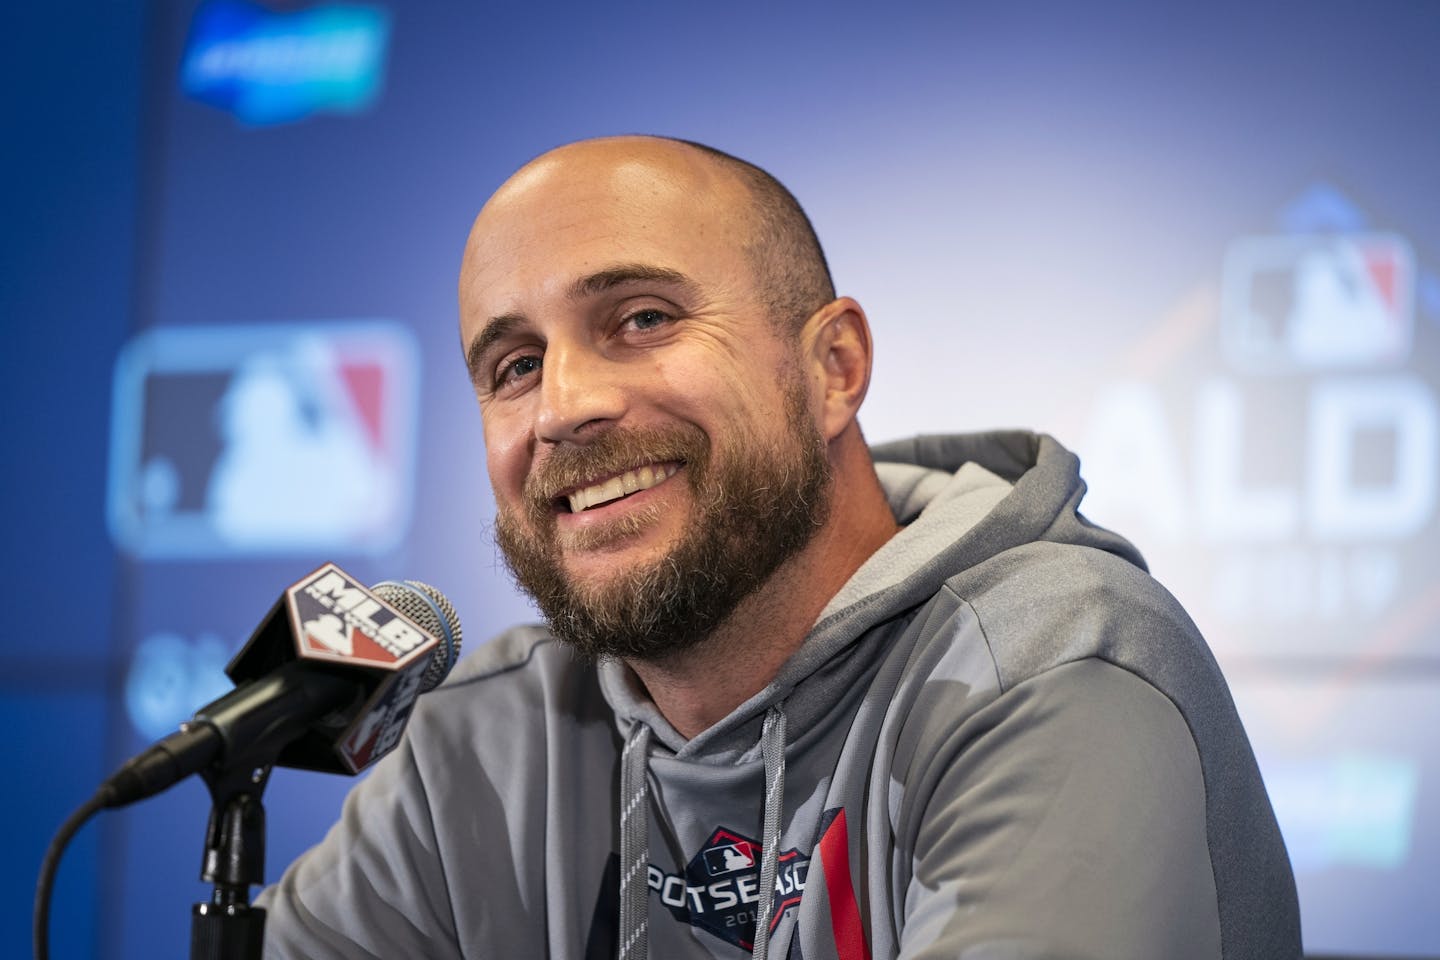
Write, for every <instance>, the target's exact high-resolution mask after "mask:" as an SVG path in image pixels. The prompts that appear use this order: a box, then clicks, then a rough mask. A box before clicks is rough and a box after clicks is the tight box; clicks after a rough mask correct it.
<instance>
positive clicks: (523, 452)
mask: <svg viewBox="0 0 1440 960" xmlns="http://www.w3.org/2000/svg"><path fill="white" fill-rule="evenodd" d="M485 467H486V469H487V470H488V471H489V473H490V485H491V486H492V487H493V488H494V489H495V494H496V496H497V497H503V498H506V499H513V498H515V497H518V496H519V495H520V491H521V489H523V487H524V486H525V475H526V473H527V472H528V471H529V467H530V447H529V444H528V443H527V442H526V434H525V432H524V431H522V430H518V429H515V428H514V427H513V425H511V426H508V427H507V425H506V424H505V422H504V420H503V419H502V418H490V417H487V418H485Z"/></svg>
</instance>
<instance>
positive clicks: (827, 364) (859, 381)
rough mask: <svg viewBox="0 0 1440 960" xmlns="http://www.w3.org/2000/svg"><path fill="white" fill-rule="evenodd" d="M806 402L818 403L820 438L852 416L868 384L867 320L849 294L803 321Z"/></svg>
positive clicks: (847, 422) (828, 436)
mask: <svg viewBox="0 0 1440 960" xmlns="http://www.w3.org/2000/svg"><path fill="white" fill-rule="evenodd" d="M802 343H804V344H805V345H806V353H807V359H808V360H809V367H810V371H811V384H812V388H813V389H812V394H811V397H812V402H813V403H818V404H819V409H818V411H817V413H818V416H819V427H820V431H821V433H822V434H823V435H824V437H825V439H826V441H830V440H833V439H835V438H836V437H838V436H839V435H840V434H841V433H842V432H843V431H844V430H845V428H846V427H848V426H849V425H850V424H851V423H852V422H854V420H855V415H856V413H858V412H859V410H860V404H861V403H863V402H864V400H865V392H866V391H867V390H868V389H869V388H870V367H871V362H872V359H873V345H872V343H871V339H870V321H869V320H867V319H866V318H865V311H864V309H863V308H862V307H861V306H860V304H859V303H857V302H856V301H854V300H853V299H851V298H850V297H840V298H839V299H836V300H832V301H830V302H829V303H827V304H826V305H825V306H823V307H821V308H820V309H819V310H817V311H815V313H813V314H812V315H811V316H810V319H809V320H807V321H806V322H805V328H804V332H803V334H802Z"/></svg>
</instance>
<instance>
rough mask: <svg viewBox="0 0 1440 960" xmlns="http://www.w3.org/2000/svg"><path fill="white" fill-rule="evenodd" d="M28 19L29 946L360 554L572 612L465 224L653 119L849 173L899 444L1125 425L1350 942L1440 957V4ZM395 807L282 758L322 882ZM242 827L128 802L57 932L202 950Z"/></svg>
mask: <svg viewBox="0 0 1440 960" xmlns="http://www.w3.org/2000/svg"><path fill="white" fill-rule="evenodd" d="M4 18H5V19H4V24H3V29H0V43H3V51H0V52H3V56H0V71H3V73H0V77H3V80H4V86H3V90H4V93H3V94H0V105H3V109H4V111H5V112H4V120H5V123H4V129H6V130H7V131H10V135H9V136H8V137H7V148H6V150H5V152H4V154H3V160H0V163H3V164H4V171H5V174H6V175H5V191H4V195H5V198H6V208H5V213H6V216H5V219H4V225H3V228H0V244H3V251H4V257H3V261H0V264H3V265H0V270H3V275H0V278H3V283H0V317H3V322H4V325H5V326H4V331H5V334H6V342H7V344H8V345H9V347H10V349H9V350H8V351H7V352H6V354H5V358H4V360H3V363H4V376H3V377H0V391H3V393H0V397H3V401H4V407H3V409H4V410H5V411H6V413H7V421H8V422H7V425H8V436H9V439H10V442H11V446H10V448H9V449H10V450H11V453H10V455H9V456H8V457H7V459H6V466H5V471H4V484H5V491H4V492H5V494H6V504H7V506H6V509H5V511H4V516H5V524H6V526H5V531H6V532H5V535H6V546H7V550H6V551H5V554H4V561H3V562H4V563H5V565H6V566H5V573H6V578H5V582H6V583H8V584H10V585H11V586H12V588H13V596H12V614H11V620H12V622H11V623H10V625H9V628H8V629H7V630H5V631H4V634H3V638H0V714H3V717H4V719H5V721H6V723H7V728H8V729H11V730H14V731H16V732H17V733H18V734H19V743H20V748H19V751H18V752H19V755H20V760H19V763H18V764H17V765H12V767H11V769H12V774H11V776H12V786H11V788H10V789H9V790H6V791H4V792H3V799H0V804H3V809H4V811H5V813H6V815H7V818H8V820H9V821H10V822H11V823H12V824H13V825H14V827H15V833H14V836H15V840H14V842H13V843H12V844H11V850H10V852H9V853H8V854H7V856H6V858H5V869H4V872H3V883H4V887H3V890H4V893H5V897H4V903H5V907H4V908H3V913H0V952H3V953H5V954H6V955H20V954H21V953H23V952H24V950H25V947H24V944H25V943H26V940H27V938H28V929H29V899H30V895H31V891H32V889H33V883H34V877H35V872H36V869H37V867H38V863H39V859H40V855H41V852H42V850H43V848H44V844H45V842H46V840H47V839H48V837H49V835H50V834H51V832H52V831H53V830H54V829H55V827H56V826H57V825H58V823H59V822H60V820H61V819H62V818H63V817H64V815H65V814H66V813H68V812H69V810H71V809H73V808H74V807H75V806H77V805H78V804H79V803H80V802H81V801H82V800H83V799H84V798H85V797H86V796H88V794H89V793H90V791H91V790H92V789H93V787H94V786H95V784H97V783H98V781H99V780H100V778H101V777H102V775H103V773H104V772H105V771H106V770H107V769H108V768H109V767H111V766H113V765H114V764H115V763H117V762H119V760H121V759H123V757H125V756H127V755H128V754H130V753H132V752H134V751H135V750H137V749H138V748H139V747H140V746H142V745H143V744H144V743H145V742H147V741H148V740H150V739H152V738H153V737H155V736H157V735H159V734H160V733H162V732H164V731H165V730H168V729H172V728H173V726H174V724H175V723H176V722H178V720H180V719H183V718H184V717H185V716H188V714H189V712H190V711H191V710H193V709H194V707H195V706H197V705H198V704H200V703H203V702H205V701H206V700H208V699H210V698H212V697H213V696H215V695H216V694H217V693H219V692H220V691H222V690H223V689H224V688H225V681H224V679H223V676H222V675H221V673H220V667H221V666H223V663H224V662H225V660H226V659H227V658H228V657H229V656H230V654H231V653H233V652H234V650H235V649H236V648H237V647H238V646H239V644H240V643H241V642H242V641H243V640H244V638H245V637H246V636H247V635H248V633H249V630H250V629H251V628H252V627H253V626H254V625H255V624H256V622H258V620H259V619H260V617H261V616H262V615H263V613H264V612H265V611H266V610H267V609H268V607H269V605H270V603H272V602H273V601H274V599H275V598H276V597H277V596H278V595H279V593H280V591H281V590H282V589H283V588H284V587H285V586H286V585H288V584H289V583H291V582H293V581H294V580H296V579H298V578H299V577H300V576H301V575H303V574H304V573H306V572H307V571H309V570H310V569H312V568H314V567H315V566H317V565H319V563H321V562H323V561H325V560H335V561H337V562H338V563H340V564H341V565H342V566H344V567H345V568H346V569H347V570H348V571H349V572H351V573H352V574H355V575H356V576H357V577H358V578H360V579H361V580H365V581H372V582H373V581H375V580H380V579H384V578H386V577H394V576H403V577H413V578H418V579H423V580H427V581H430V582H433V583H435V584H436V585H437V586H439V587H440V588H441V589H442V590H444V591H445V592H446V593H447V594H448V595H449V596H450V597H451V598H452V599H453V600H454V601H455V603H456V606H457V607H458V608H459V610H460V613H461V616H462V619H463V620H464V622H465V624H466V626H467V629H468V631H469V636H470V643H471V644H472V645H473V644H476V643H480V642H483V640H484V638H485V637H487V636H489V635H491V634H493V633H494V632H496V631H498V630H499V629H500V628H501V627H503V626H505V625H507V624H509V623H512V622H514V621H516V620H518V619H521V618H528V617H531V616H533V614H532V613H531V611H530V609H529V607H528V605H527V604H526V603H525V601H524V600H523V599H521V598H519V597H517V596H516V595H515V593H514V591H513V589H512V588H511V586H510V585H509V583H508V581H507V579H506V578H505V576H504V574H503V571H502V570H501V569H500V567H499V565H498V563H497V560H496V556H495V549H494V547H493V546H492V544H491V541H490V539H489V534H488V523H489V518H490V516H491V512H492V504H491V501H490V498H489V488H488V482H487V481H486V478H485V472H484V461H483V449H482V446H481V439H480V430H479V418H478V415H477V413H476V410H475V406H474V399H473V397H472V396H471V395H470V390H469V385H468V383H467V381H466V377H465V374H464V371H463V366H462V363H461V361H460V357H459V350H458V338H457V334H456V330H455V314H456V310H455V302H454V301H455V295H454V290H455V280H456V270H457V266H458V263H459V257H460V251H461V247H462V244H463V242H464V237H465V234H466V231H467V229H468V226H469V222H470V219H471V218H472V217H473V215H474V213H475V211H476V210H477V209H478V208H479V206H480V204H481V203H483V201H484V199H485V198H486V197H487V196H488V195H489V193H490V192H491V191H492V190H493V189H494V188H495V187H496V186H497V185H498V184H499V183H500V182H501V180H502V179H503V178H504V177H505V176H506V175H507V174H508V173H509V172H511V171H512V170H513V169H514V168H515V167H517V166H518V165H519V164H521V163H523V162H524V161H525V160H526V159H528V158H530V157H531V156H533V155H535V154H537V153H539V152H541V151H543V150H545V149H547V148H549V147H551V146H553V145H555V144H558V143H561V142H564V141H568V140H572V139H576V138H580V137H585V136H591V135H597V134H606V133H617V132H637V131H639V132H654V133H661V134H667V135H673V136H680V137H685V138H689V139H696V140H701V141H704V142H708V143H712V144H714V145H716V146H719V147H721V148H723V149H725V150H728V151H730V152H733V153H736V154H738V155H740V156H743V157H746V158H748V159H751V160H754V161H755V162H757V163H760V164H761V165H763V166H765V167H767V168H768V169H770V170H771V171H772V172H774V173H775V174H776V175H777V176H779V177H780V178H781V179H782V180H784V181H785V182H786V183H787V184H788V185H789V186H791V188H792V189H793V190H794V191H795V192H796V194H797V195H798V196H799V197H800V199H801V201H802V202H803V203H804V204H805V206H806V208H807V210H808V211H809V212H810V214H811V215H812V218H813V219H814V221H815V223H816V226H817V228H818V230H819V233H820V235H821V238H822V240H823V241H824V242H825V244H826V247H827V251H828V253H829V256H830V261H831V266H832V268H833V270H834V273H835V276H836V280H837V284H838V286H839V287H840V288H841V290H842V291H843V292H845V293H848V294H851V295H854V296H856V297H857V298H858V299H859V300H860V301H861V302H862V303H863V304H864V305H865V306H866V308H867V310H868V312H869V314H870V316H871V319H872V323H873V324H874V328H875V335H876V341H877V350H878V360H877V368H876V375H875V379H874V384H873V386H872V390H871V395H870V400H869V401H868V403H867V406H866V409H865V411H864V412H863V413H862V417H861V419H862V423H863V424H864V426H865V429H866V432H867V435H868V436H869V437H871V439H874V440H884V439H891V438H894V437H898V436H903V435H906V434H911V433H916V432H930V431H947V432H948V431H956V430H963V429H979V428H985V427H993V426H1009V425H1019V424H1023V425H1027V426H1032V427H1037V428H1040V429H1044V430H1047V431H1050V432H1053V433H1055V434H1057V435H1058V436H1059V437H1060V438H1061V439H1062V440H1063V441H1065V442H1067V443H1068V444H1070V445H1071V446H1073V447H1075V448H1076V449H1077V450H1078V451H1079V452H1080V454H1081V456H1082V459H1083V461H1084V474H1085V476H1086V478H1087V479H1088V480H1089V482H1090V484H1091V488H1092V491H1093V493H1092V495H1091V497H1090V498H1089V499H1088V500H1087V501H1086V508H1087V513H1088V514H1089V515H1091V516H1092V517H1093V518H1094V519H1096V520H1097V521H1100V522H1103V523H1109V524H1112V525H1114V526H1115V527H1116V528H1117V529H1120V530H1121V531H1122V532H1124V533H1126V534H1128V535H1130V536H1131V537H1132V538H1133V539H1135V540H1136V541H1137V543H1138V544H1139V545H1140V546H1141V548H1142V549H1143V550H1144V551H1145V552H1146V554H1147V556H1148V557H1149V559H1150V561H1151V565H1152V568H1153V570H1154V572H1155V573H1156V575H1157V576H1158V577H1159V578H1160V579H1161V580H1162V582H1165V583H1166V584H1167V585H1168V586H1169V587H1170V588H1171V589H1172V590H1173V591H1174V592H1175V593H1177V595H1178V596H1179V597H1180V598H1181V600H1182V601H1183V602H1185V603H1186V605H1187V606H1188V607H1189V608H1190V609H1191V611H1192V613H1193V614H1194V615H1195V617H1196V619H1197V621H1198V622H1199V623H1200V624H1201V626H1202V628H1203V629H1204V630H1205V631H1206V634H1207V636H1208V637H1209V639H1210V641H1211V643H1212V645H1213V646H1214V647H1215V649H1216V651H1217V654H1218V656H1219V657H1220V659H1221V663H1222V666H1223V667H1224V668H1225V670H1226V673H1227V675H1228V676H1229V678H1230V680H1231V684H1232V688H1233V690H1234V692H1235V695H1236V699H1237V701H1238V702H1239V704H1240V707H1241V710H1242V713H1243V714H1244V716H1245V718H1246V721H1247V725H1248V728H1249V730H1250V733H1251V737H1252V740H1253V742H1254V744H1255V747H1256V752H1257V754H1258V755H1259V758H1260V761H1261V765H1262V768H1263V770H1264V772H1265V775H1266V780H1267V783H1268V785H1269V787H1270V790H1271V795H1272V798H1273V800H1274V801H1275V804H1276V808H1277V812H1278V814H1279V816H1280V818H1281V822H1282V827H1283V828H1284V830H1285V832H1286V837H1287V841H1288V843H1289V846H1290V850H1291V855H1292V859H1293V860H1294V863H1295V866H1296V871H1297V878H1298V881H1299V884H1300V891H1301V899H1302V910H1303V914H1304V926H1305V937H1306V943H1307V948H1308V949H1310V950H1312V951H1335V952H1339V951H1350V952H1355V953H1366V954H1372V955H1394V956H1399V955H1422V954H1432V955H1440V918H1437V917H1440V915H1437V913H1436V912H1435V910H1434V903H1435V899H1436V892H1437V888H1436V885H1437V880H1436V878H1437V877H1440V815H1437V813H1436V810H1437V803H1436V796H1437V783H1440V747H1437V746H1436V742H1435V739H1434V737H1433V735H1432V734H1431V731H1433V730H1435V729H1437V728H1440V686H1437V682H1440V579H1437V576H1440V575H1437V569H1440V564H1437V563H1436V558H1437V556H1440V521H1437V512H1440V511H1437V505H1440V430H1437V422H1440V404H1437V401H1436V396H1437V390H1440V348H1437V338H1440V330H1437V327H1440V280H1437V279H1436V277H1437V271H1440V180H1437V175H1436V171H1437V170H1440V126H1437V124H1436V97H1435V91H1436V90H1440V59H1437V58H1436V56H1435V48H1436V45H1437V42H1440V9H1437V8H1436V7H1435V5H1434V4H1432V3H1425V2H1413V3H1399V2H1397V3H1387V4H1383V5H1382V4H1358V3H1333V2H1319V3H1307V4H1303V5H1302V4H1287V5H1274V6H1272V5H1267V4H1256V3H1246V4H1233V5H1227V4H1216V3H1211V4H1206V5H1203V6H1192V7H1187V8H1178V9H1170V8H1157V7H1154V6H1142V5H1132V4H1125V3H1103V4H1087V5H1083V6H1080V5H1074V4H1064V3H1041V4H1030V5H1025V6H1023V7H1018V6H1017V5H1013V4H989V3H976V4H933V5H926V4H910V3H901V4H894V5H889V6H885V7H881V6H879V5H869V6H866V5H853V6H839V5H835V4H827V5H818V4H802V3H792V4H751V3H743V2H742V3H735V4H728V5H721V6H714V5H712V6H695V5H673V4H672V5H657V4H643V3H635V4H628V3H627V4H621V5H618V6H617V5H603V6H601V5H593V4H573V5H558V4H557V5H549V6H544V5H534V4H515V3H496V4H486V5H477V4H467V5H460V4H446V3H440V2H434V3H407V4H404V5H401V4H398V3H395V4H368V5H348V4H347V5H328V6H319V5H315V4H284V5H281V4H275V5H272V6H268V7H264V6H258V5H254V4H249V3H241V2H210V3H204V4H197V3H193V2H181V3H165V4H157V5H154V6H153V8H150V9H144V8H139V7H132V6H129V5H125V4H111V3H89V4H79V5H65V7H64V9H50V8H48V7H42V6H38V5H18V6H16V7H15V8H14V9H9V10H7V12H6V13H5V15H4ZM321 469H325V470H327V471H329V472H327V473H325V474H324V475H322V474H321V473H320V472H319V471H320V470H321ZM337 478H344V479H343V480H342V479H337ZM321 491H323V492H324V494H325V495H324V497H321V496H320V495H319V494H320V492H321ZM319 504H323V507H322V506H320V505H319ZM348 786H349V783H348V781H344V780H341V779H338V778H332V777H324V776H320V775H313V774H299V773H291V772H286V771H282V772H280V773H277V775H276V777H275V779H274V781H273V782H272V786H271V788H270V790H269V792H268V794H267V808H268V809H269V811H270V816H271V829H270V861H271V866H270V870H269V874H270V876H271V877H274V876H277V875H278V873H279V871H280V869H282V867H283V865H284V863H286V862H288V860H289V859H290V858H292V857H293V856H294V855H295V854H296V853H298V852H299V851H300V850H302V849H304V847H305V846H307V845H308V844H310V843H313V842H314V841H315V840H316V839H318V837H319V836H320V834H321V833H322V832H323V830H324V829H325V827H326V826H328V824H329V823H330V822H331V821H332V820H333V818H334V816H335V814H336V811H337V809H338V805H339V802H340V799H341V798H342V796H343V794H344V791H345V790H346V789H347V787H348ZM207 811H208V800H207V798H206V796H205V794H204V791H203V789H201V788H200V787H199V786H198V785H196V784H186V785H183V786H182V787H180V788H177V789H176V790H173V791H171V792H170V793H168V794H166V795H164V796H162V797H160V798H157V799H155V800H152V801H147V802H146V803H145V804H143V805H140V806H138V807H136V808H134V809H133V810H131V811H127V812H125V813H123V814H106V815H104V816H102V817H101V819H100V820H99V821H98V823H97V824H95V825H93V826H91V827H89V828H87V830H86V831H85V832H84V833H82V834H81V836H80V838H79V839H78V841H77V843H76V845H75V846H74V847H73V848H72V849H71V850H70V852H69V854H68V855H67V857H66V860H65V862H64V868H63V870H62V873H61V881H60V886H59V889H58V891H57V899H56V921H55V934H54V940H55V950H54V955H55V956H57V957H61V956H73V957H81V956H87V957H88V956H103V957H113V958H119V957H142V956H143V957H151V956H157V955H166V956H175V955H180V954H181V953H182V952H183V951H184V949H185V946H184V945H185V943H186V938H187V936H188V912H189V904H190V903H191V902H192V901H194V900H197V899H202V898H204V897H205V896H206V895H207V892H208V891H207V888H206V887H205V886H204V885H202V884H200V883H199V881H198V871H199V854H200V844H201V839H202V835H203V830H204V826H205V817H206V813H207Z"/></svg>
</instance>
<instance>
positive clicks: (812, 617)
mask: <svg viewBox="0 0 1440 960" xmlns="http://www.w3.org/2000/svg"><path fill="white" fill-rule="evenodd" d="M862 450H863V448H862ZM862 455H863V458H864V460H863V471H859V476H858V479H852V480H850V481H849V482H845V481H846V476H845V472H846V471H847V470H848V471H849V472H850V475H851V476H852V477H853V476H854V475H855V472H856V471H857V468H858V467H859V466H861V465H860V464H854V463H845V464H842V465H839V466H837V470H836V474H835V476H836V483H835V492H834V495H833V499H832V503H831V512H830V517H831V519H830V520H829V521H828V522H827V523H826V524H825V526H824V527H823V528H822V529H821V530H820V531H819V532H818V533H817V534H816V535H815V538H814V539H813V540H811V541H810V543H809V544H807V545H806V547H805V548H804V549H803V550H801V551H800V553H798V554H796V555H795V556H794V557H792V558H791V559H790V560H788V561H786V563H785V564H783V565H782V566H781V568H780V569H779V570H777V571H776V572H775V574H774V575H773V576H772V577H771V578H770V579H769V580H767V581H766V582H765V584H764V585H763V586H761V587H760V588H759V589H758V590H756V591H755V592H754V593H752V594H751V595H750V596H748V597H746V598H745V599H744V600H743V601H741V603H740V604H739V605H738V606H737V607H736V608H735V610H734V612H732V613H731V614H730V616H729V617H727V618H726V619H725V621H724V622H723V623H721V624H720V626H719V627H717V628H716V629H715V631H714V632H713V633H712V634H710V636H709V637H708V638H706V640H705V641H704V642H702V643H700V644H699V645H698V646H696V647H694V648H692V649H690V650H687V651H685V652H684V653H682V654H677V655H676V656H673V657H666V658H664V659H654V660H633V659H632V660H628V661H627V663H628V664H629V666H630V668H631V669H632V670H634V671H635V674H636V676H638V677H639V678H640V680H641V682H642V683H644V684H645V688H646V690H647V692H648V693H649V694H650V698H651V699H652V700H653V701H654V702H655V706H656V707H658V708H659V710H660V712H661V713H662V714H663V715H664V717H665V719H666V720H668V721H669V722H670V725H671V726H673V727H674V728H675V729H676V731H677V732H679V733H680V735H681V736H683V737H685V738H686V739H687V740H688V739H690V738H692V737H694V736H695V735H696V734H699V733H701V732H703V731H704V730H707V729H709V728H710V727H711V726H713V725H714V724H716V723H717V722H719V721H720V720H722V719H724V718H725V717H726V716H728V715H729V714H730V713H731V712H732V711H733V710H734V709H735V708H736V707H738V706H739V705H740V704H742V703H744V702H745V701H746V700H748V699H750V698H751V697H753V696H754V695H755V694H757V693H759V692H760V691H761V690H763V689H764V688H765V687H766V686H767V685H768V684H769V683H770V681H771V680H773V679H775V675H776V674H777V673H779V671H780V668H781V667H782V666H783V665H784V663H785V661H786V660H788V659H790V657H791V656H792V655H793V654H794V653H795V651H797V650H798V649H800V646H801V645H802V644H803V643H804V642H805V638H806V636H808V635H809V633H810V628H811V627H813V626H814V625H815V621H816V620H817V619H818V618H819V616H820V612H821V611H822V610H824V609H825V605H826V604H827V603H829V602H830V598H831V597H833V596H835V594H836V593H838V592H839V590H840V588H841V587H842V586H843V585H844V584H845V581H847V580H849V579H850V577H851V575H853V574H854V573H855V571H856V570H858V569H859V568H860V565H861V564H863V563H864V562H865V561H866V560H867V559H869V557H870V555H871V554H872V553H874V552H875V551H876V550H877V549H879V548H880V546H881V545H882V544H883V543H885V541H886V540H889V539H890V537H892V536H894V535H895V532H896V531H897V530H898V529H899V528H898V527H897V526H896V524H895V518H894V516H893V515H892V514H891V512H890V508H889V505H888V504H887V503H886V501H885V495H884V492H883V491H882V490H881V489H880V484H879V481H878V480H876V479H875V472H874V468H873V467H872V466H871V464H870V460H869V455H868V452H865V453H863V454H862Z"/></svg>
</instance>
